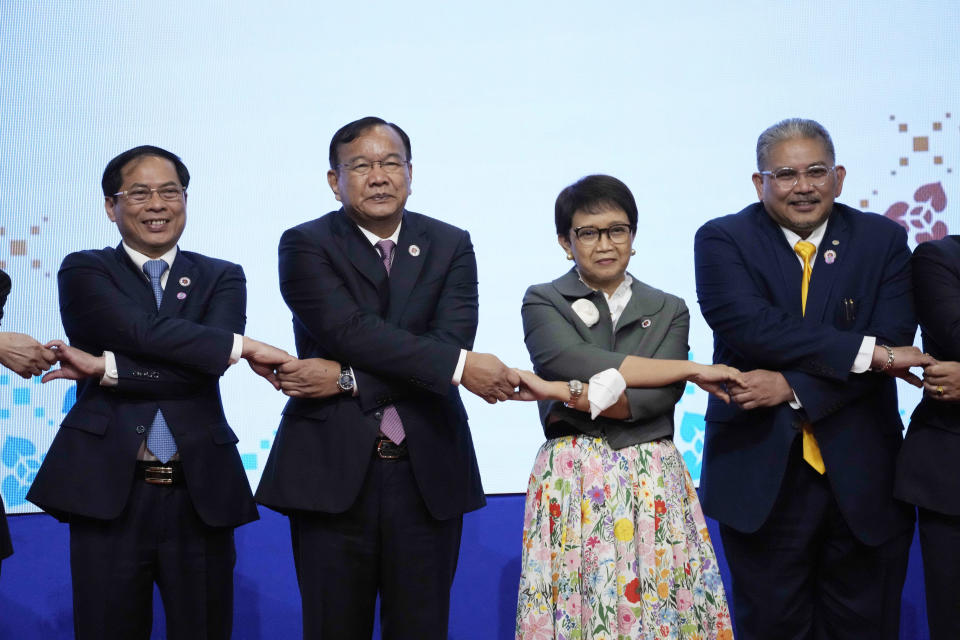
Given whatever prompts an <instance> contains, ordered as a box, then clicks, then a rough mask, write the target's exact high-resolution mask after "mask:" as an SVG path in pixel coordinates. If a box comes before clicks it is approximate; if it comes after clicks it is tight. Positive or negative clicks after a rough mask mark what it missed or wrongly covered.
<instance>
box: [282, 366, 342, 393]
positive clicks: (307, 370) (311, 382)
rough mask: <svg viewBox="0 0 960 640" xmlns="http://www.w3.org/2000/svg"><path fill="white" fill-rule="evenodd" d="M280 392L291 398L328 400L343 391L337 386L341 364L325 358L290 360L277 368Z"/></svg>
mask: <svg viewBox="0 0 960 640" xmlns="http://www.w3.org/2000/svg"><path fill="white" fill-rule="evenodd" d="M276 376H277V380H278V381H279V382H280V390H281V391H282V392H283V393H284V394H285V395H288V396H290V397H291V398H328V397H330V396H335V395H338V394H340V393H343V391H341V390H340V387H339V386H338V385H337V381H338V380H339V379H340V363H339V362H334V361H333V360H325V359H323V358H305V359H303V360H288V361H287V362H284V363H283V364H281V365H280V366H279V367H278V368H277V374H276Z"/></svg>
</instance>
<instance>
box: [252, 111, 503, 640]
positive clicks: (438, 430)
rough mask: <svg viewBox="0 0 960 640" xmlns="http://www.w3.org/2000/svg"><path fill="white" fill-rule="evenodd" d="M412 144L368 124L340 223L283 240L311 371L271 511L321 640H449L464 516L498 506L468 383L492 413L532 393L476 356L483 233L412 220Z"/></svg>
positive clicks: (346, 163)
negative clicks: (463, 390) (285, 528)
mask: <svg viewBox="0 0 960 640" xmlns="http://www.w3.org/2000/svg"><path fill="white" fill-rule="evenodd" d="M410 158H411V155H410V139H409V137H407V134H406V133H404V131H403V130H402V129H401V128H400V127H398V126H397V125H395V124H392V123H388V122H386V121H384V120H382V119H380V118H373V117H368V118H363V119H360V120H357V121H355V122H351V123H349V124H347V125H345V126H344V127H342V128H341V129H340V130H338V131H337V132H336V133H335V134H334V136H333V139H332V140H331V142H330V170H329V171H328V173H327V181H328V183H329V185H330V188H331V189H332V190H333V193H334V195H335V197H336V199H337V200H339V201H340V202H341V203H342V204H343V208H342V209H340V210H339V211H333V212H331V213H328V214H327V215H325V216H322V217H320V218H317V219H315V220H311V221H309V222H305V223H303V224H301V225H298V226H296V227H293V228H292V229H288V230H287V231H286V232H284V234H283V236H282V237H281V239H280V290H281V292H282V294H283V297H284V300H285V301H286V303H287V305H288V306H289V307H290V309H291V311H292V312H293V326H294V335H295V338H296V344H297V353H298V355H299V356H300V358H301V360H299V361H294V362H290V363H286V364H284V365H282V366H281V367H280V368H279V371H278V378H279V380H280V383H281V385H282V388H283V391H284V393H286V394H287V395H289V396H291V399H290V401H289V402H288V403H287V406H286V408H285V409H284V412H283V414H284V415H283V420H282V421H281V423H280V428H279V430H278V431H277V437H276V440H275V441H274V444H273V448H272V450H271V451H270V457H269V459H268V460H267V464H266V466H265V468H264V471H263V477H262V479H261V481H260V486H259V487H258V489H257V500H258V501H260V502H261V503H263V504H265V505H267V506H269V507H271V508H274V509H277V510H279V511H281V512H284V513H287V514H288V515H289V516H290V530H291V535H292V541H293V552H294V561H295V563H296V568H297V579H298V582H299V586H300V594H301V599H302V606H303V634H304V637H306V638H324V639H327V638H329V639H331V640H335V639H340V638H350V639H355V638H369V637H370V636H371V633H372V628H373V618H374V606H375V603H376V600H377V596H378V594H379V596H380V603H381V608H380V620H381V627H382V629H383V637H384V638H385V639H388V640H390V639H394V640H395V639H400V638H411V639H412V638H416V639H417V640H431V639H437V640H440V639H443V640H446V637H447V618H448V611H449V601H450V586H451V584H452V582H453V576H454V571H455V570H456V565H457V558H458V553H459V549H460V533H461V527H462V516H463V514H464V513H465V512H467V511H471V510H474V509H478V508H480V507H481V506H483V504H484V501H485V500H484V493H483V487H482V486H481V484H480V474H479V471H478V468H477V460H476V456H475V454H474V450H473V442H472V439H471V437H470V429H469V426H468V425H467V415H466V412H465V411H464V408H463V403H462V402H461V400H460V395H459V392H458V389H457V384H460V385H462V386H465V387H467V389H469V390H470V391H472V392H474V393H476V394H478V395H480V396H481V397H483V398H485V399H486V400H487V401H489V402H497V401H499V400H506V399H507V398H509V397H510V396H511V395H512V392H513V389H514V387H515V386H516V384H517V383H518V382H519V377H518V376H517V375H516V374H515V373H514V372H513V371H512V370H511V369H509V368H507V367H506V366H505V365H504V364H503V363H502V362H500V360H498V359H497V358H496V357H495V356H492V355H490V354H482V353H474V352H472V351H469V349H471V347H472V345H473V339H474V335H475V334H476V330H477V266H476V261H475V259H474V253H473V246H472V244H471V242H470V236H469V234H468V233H467V232H466V231H464V230H462V229H458V228H456V227H454V226H451V225H449V224H446V223H443V222H440V221H439V220H435V219H433V218H429V217H427V216H424V215H421V214H419V213H414V212H412V211H407V210H406V209H405V208H404V207H405V204H406V201H407V196H408V194H409V193H410V179H411V171H412V169H411V164H410Z"/></svg>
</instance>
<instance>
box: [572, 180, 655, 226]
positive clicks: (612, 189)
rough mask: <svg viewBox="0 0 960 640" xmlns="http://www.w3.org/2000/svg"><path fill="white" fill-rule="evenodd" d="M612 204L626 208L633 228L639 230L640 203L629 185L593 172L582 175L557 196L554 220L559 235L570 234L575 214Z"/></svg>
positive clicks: (594, 210) (594, 211)
mask: <svg viewBox="0 0 960 640" xmlns="http://www.w3.org/2000/svg"><path fill="white" fill-rule="evenodd" d="M609 207H616V208H618V209H623V212H624V213H626V214H627V219H628V220H629V221H630V228H631V229H633V230H634V231H636V229H637V202H636V200H634V199H633V194H632V193H630V189H629V188H627V185H625V184H623V183H622V182H621V181H619V180H617V179H616V178H614V177H613V176H605V175H592V176H586V177H585V178H580V179H579V180H577V181H576V182H574V183H573V184H572V185H570V186H569V187H567V188H565V189H564V190H563V191H561V192H560V195H558V196H557V204H556V206H555V207H554V220H555V222H556V225H557V235H559V236H566V235H569V233H570V227H571V226H573V214H575V213H576V212H577V211H583V212H586V213H600V212H601V211H603V210H604V209H607V208H609Z"/></svg>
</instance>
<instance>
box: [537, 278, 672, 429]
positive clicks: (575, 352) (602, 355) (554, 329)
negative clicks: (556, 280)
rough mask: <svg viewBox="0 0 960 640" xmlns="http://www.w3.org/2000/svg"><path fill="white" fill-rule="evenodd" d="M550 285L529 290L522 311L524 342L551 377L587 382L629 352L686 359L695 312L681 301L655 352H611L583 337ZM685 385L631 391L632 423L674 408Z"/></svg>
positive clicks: (629, 390) (548, 376)
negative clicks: (557, 303) (560, 307)
mask: <svg viewBox="0 0 960 640" xmlns="http://www.w3.org/2000/svg"><path fill="white" fill-rule="evenodd" d="M548 286H549V285H538V286H534V287H531V288H530V289H528V290H527V293H526V295H525V296H524V299H523V306H522V307H521V309H520V315H521V316H522V318H523V329H524V341H525V342H526V345H527V349H528V350H529V352H530V359H531V360H532V361H533V363H534V365H535V367H536V368H537V371H538V372H539V373H540V374H541V375H543V376H544V377H546V378H548V379H550V380H570V379H577V380H588V379H589V378H590V377H591V376H592V375H594V374H595V373H598V372H600V371H603V370H605V369H618V368H619V367H620V365H621V364H622V363H623V359H624V358H625V357H626V356H627V355H643V356H646V357H650V358H665V359H678V360H685V359H686V358H687V350H688V346H687V337H688V332H689V329H690V313H689V312H688V311H687V308H686V305H684V304H683V303H682V302H681V303H680V304H679V305H678V306H677V309H676V312H675V314H674V316H673V318H672V319H671V322H670V329H669V331H668V333H667V334H666V336H665V337H664V339H663V341H661V342H660V344H658V345H657V347H656V349H655V350H654V351H653V352H652V353H643V354H641V353H637V354H627V353H619V352H617V351H609V350H606V349H603V348H601V347H599V346H597V345H595V344H592V343H590V342H587V341H586V340H584V339H583V338H582V337H581V335H580V334H579V333H578V332H577V330H576V329H575V328H574V327H573V326H572V325H571V324H570V322H569V321H568V320H567V319H566V318H564V316H563V315H562V314H561V313H560V311H559V310H558V309H557V306H556V301H555V300H551V297H550V295H549V293H547V292H548V291H549V289H547V288H546V287H548ZM683 388H684V384H682V383H681V384H675V385H668V386H665V387H657V388H649V389H628V390H627V398H628V400H629V402H630V415H631V421H638V420H649V419H650V418H653V417H655V416H658V415H661V414H663V413H666V412H667V411H671V410H672V408H673V406H674V405H675V404H676V402H677V400H678V399H679V398H680V396H681V395H682V394H683Z"/></svg>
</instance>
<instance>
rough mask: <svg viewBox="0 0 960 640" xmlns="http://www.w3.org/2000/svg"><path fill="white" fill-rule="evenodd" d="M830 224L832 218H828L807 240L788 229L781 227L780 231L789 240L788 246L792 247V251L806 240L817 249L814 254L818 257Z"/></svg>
mask: <svg viewBox="0 0 960 640" xmlns="http://www.w3.org/2000/svg"><path fill="white" fill-rule="evenodd" d="M828 222H830V218H827V219H826V220H824V221H823V222H822V223H820V226H819V227H817V228H816V229H814V230H813V231H812V232H810V235H809V236H807V237H806V238H801V237H800V236H799V235H797V234H796V233H794V232H793V231H791V230H790V229H787V228H786V227H780V230H781V231H783V236H784V237H785V238H786V239H787V244H789V245H790V248H791V249H793V246H794V245H795V244H797V243H798V242H800V241H801V240H806V241H807V242H809V243H810V244H812V245H813V246H814V247H815V248H816V249H815V250H814V252H813V254H814V255H816V254H817V251H819V250H820V243H821V242H822V241H823V236H824V235H825V234H826V233H827V223H828Z"/></svg>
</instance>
